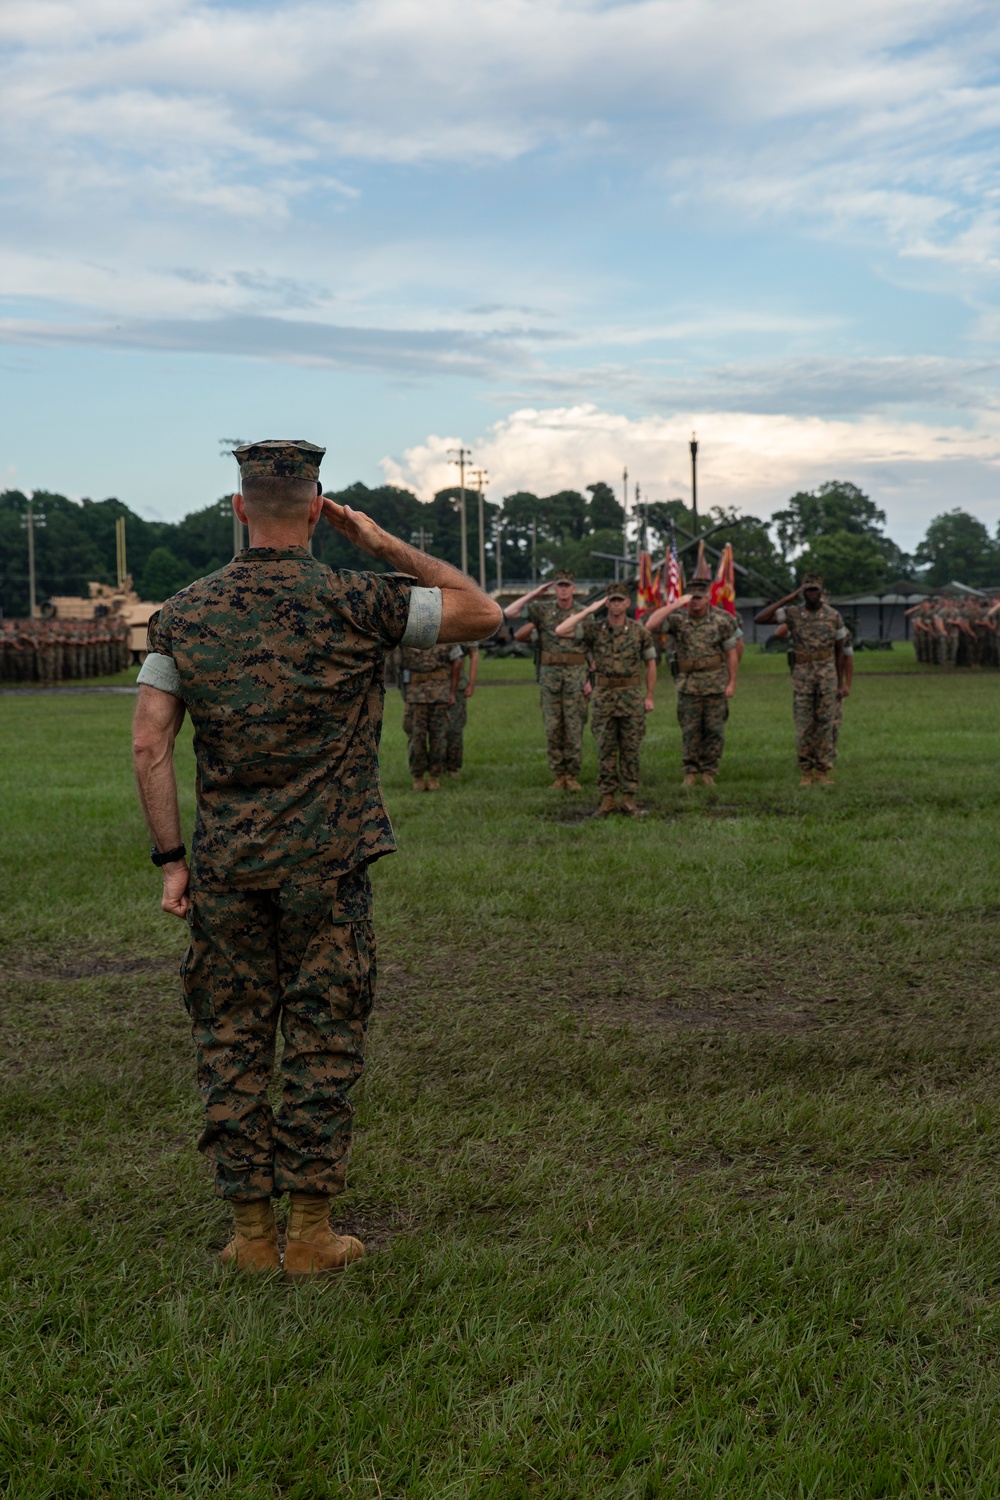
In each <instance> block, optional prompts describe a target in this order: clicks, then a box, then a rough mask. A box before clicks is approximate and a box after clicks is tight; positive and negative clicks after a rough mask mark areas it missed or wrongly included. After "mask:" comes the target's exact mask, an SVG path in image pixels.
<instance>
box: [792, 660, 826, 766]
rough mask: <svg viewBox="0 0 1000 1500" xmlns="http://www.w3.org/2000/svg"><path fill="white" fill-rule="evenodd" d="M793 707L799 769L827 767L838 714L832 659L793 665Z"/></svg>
mask: <svg viewBox="0 0 1000 1500" xmlns="http://www.w3.org/2000/svg"><path fill="white" fill-rule="evenodd" d="M792 711H793V713H794V715H795V739H796V746H797V750H798V757H799V769H800V770H802V771H829V770H830V768H831V766H832V765H833V757H834V754H835V750H834V722H835V720H836V716H837V673H836V670H835V668H834V666H833V664H832V663H831V662H809V663H807V664H806V665H805V666H801V667H794V668H793V669H792Z"/></svg>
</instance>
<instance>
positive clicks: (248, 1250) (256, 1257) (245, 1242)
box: [219, 1198, 281, 1274]
mask: <svg viewBox="0 0 1000 1500" xmlns="http://www.w3.org/2000/svg"><path fill="white" fill-rule="evenodd" d="M233 1218H234V1220H235V1221H236V1223H235V1228H236V1233H235V1234H234V1235H233V1237H232V1239H231V1240H230V1241H229V1244H228V1245H227V1246H226V1248H225V1249H224V1250H223V1252H222V1254H221V1255H220V1257H219V1259H220V1260H221V1261H222V1264H223V1265H224V1266H232V1267H233V1269H234V1270H236V1271H253V1272H256V1273H257V1274H260V1273H261V1272H266V1271H278V1270H280V1269H281V1259H280V1257H279V1255H278V1226H277V1224H276V1223H275V1222H274V1209H273V1208H272V1207H271V1200H270V1198H253V1199H251V1201H250V1202H249V1203H234V1204H233Z"/></svg>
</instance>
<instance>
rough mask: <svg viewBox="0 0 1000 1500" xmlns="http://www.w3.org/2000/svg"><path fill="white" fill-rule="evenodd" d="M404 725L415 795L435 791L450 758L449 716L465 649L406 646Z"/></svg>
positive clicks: (404, 658) (456, 645)
mask: <svg viewBox="0 0 1000 1500" xmlns="http://www.w3.org/2000/svg"><path fill="white" fill-rule="evenodd" d="M402 662H403V690H404V692H405V694H406V712H405V717H404V723H405V727H406V734H407V747H406V750H407V756H408V758H409V763H410V775H411V776H412V777H413V790H414V791H415V792H423V791H428V792H436V791H438V790H439V788H440V786H441V777H442V776H443V775H444V772H445V764H446V762H447V759H448V715H449V713H450V712H451V708H452V705H453V704H454V702H455V697H456V694H457V692H458V678H459V673H460V672H461V670H462V647H461V645H460V644H459V643H458V642H455V643H454V644H453V645H450V646H445V645H440V646H431V647H429V648H428V649H427V650H419V649H417V648H416V647H414V646H404V647H403V655H402Z"/></svg>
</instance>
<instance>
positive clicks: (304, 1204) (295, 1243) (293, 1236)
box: [285, 1193, 365, 1281]
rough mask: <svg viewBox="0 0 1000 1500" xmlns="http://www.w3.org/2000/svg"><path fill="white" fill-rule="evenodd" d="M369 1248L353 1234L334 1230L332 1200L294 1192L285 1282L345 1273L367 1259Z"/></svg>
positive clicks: (289, 1223) (286, 1246) (312, 1194)
mask: <svg viewBox="0 0 1000 1500" xmlns="http://www.w3.org/2000/svg"><path fill="white" fill-rule="evenodd" d="M364 1253H365V1247H364V1245H363V1244H362V1243H361V1241H360V1240H356V1239H355V1238H354V1236H353V1235H351V1234H334V1232H333V1230H332V1229H331V1228H330V1200H329V1198H326V1197H320V1196H319V1195H317V1194H314V1193H292V1195H291V1198H290V1204H289V1212H288V1238H287V1239H286V1240H285V1280H286V1281H308V1280H310V1278H311V1277H313V1276H325V1275H326V1274H327V1273H328V1272H330V1271H342V1270H343V1269H344V1267H345V1266H347V1265H350V1263H351V1261H352V1260H361V1259H362V1258H363V1257H364Z"/></svg>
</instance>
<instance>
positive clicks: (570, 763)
mask: <svg viewBox="0 0 1000 1500" xmlns="http://www.w3.org/2000/svg"><path fill="white" fill-rule="evenodd" d="M576 609H577V606H576V605H575V604H572V605H570V607H569V609H560V608H559V607H558V605H557V604H555V603H554V602H553V601H551V600H544V601H543V600H537V601H536V602H535V603H534V604H532V605H530V606H529V609H528V619H529V620H530V621H531V623H532V625H534V627H535V629H536V630H537V631H538V636H539V645H540V647H541V663H540V665H539V668H538V685H539V687H540V688H541V694H542V723H543V724H544V725H545V744H546V749H547V751H548V758H549V770H550V771H552V773H553V775H555V776H572V777H574V778H575V777H577V776H579V774H580V767H581V765H582V764H583V726H584V725H585V724H586V722H587V700H586V698H585V697H584V696H583V689H584V684H585V683H586V681H587V656H586V653H585V651H584V649H583V645H582V642H583V629H584V627H583V626H582V625H580V626H578V627H577V630H576V632H575V634H574V635H572V636H569V637H566V636H561V635H556V626H557V625H561V624H562V622H563V621H564V620H568V619H569V617H570V615H572V614H575V613H576Z"/></svg>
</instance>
